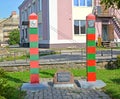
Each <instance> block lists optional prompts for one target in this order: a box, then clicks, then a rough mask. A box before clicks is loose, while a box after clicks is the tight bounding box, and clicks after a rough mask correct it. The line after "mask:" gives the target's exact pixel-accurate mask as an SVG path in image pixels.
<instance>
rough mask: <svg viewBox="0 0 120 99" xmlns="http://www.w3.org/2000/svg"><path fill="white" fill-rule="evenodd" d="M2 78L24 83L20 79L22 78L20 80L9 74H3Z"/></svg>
mask: <svg viewBox="0 0 120 99" xmlns="http://www.w3.org/2000/svg"><path fill="white" fill-rule="evenodd" d="M4 78H5V79H7V80H9V81H13V82H16V83H24V81H22V80H20V79H17V78H13V77H10V76H8V75H5V77H4Z"/></svg>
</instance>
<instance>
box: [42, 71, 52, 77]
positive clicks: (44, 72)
mask: <svg viewBox="0 0 120 99" xmlns="http://www.w3.org/2000/svg"><path fill="white" fill-rule="evenodd" d="M40 75H41V76H42V75H44V76H46V77H53V76H54V73H50V72H46V71H40Z"/></svg>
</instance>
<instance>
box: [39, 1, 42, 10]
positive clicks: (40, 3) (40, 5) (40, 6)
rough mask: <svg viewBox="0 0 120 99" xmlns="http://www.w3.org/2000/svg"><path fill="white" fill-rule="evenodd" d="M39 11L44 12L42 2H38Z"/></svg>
mask: <svg viewBox="0 0 120 99" xmlns="http://www.w3.org/2000/svg"><path fill="white" fill-rule="evenodd" d="M38 6H39V7H38V9H39V10H38V11H42V0H38Z"/></svg>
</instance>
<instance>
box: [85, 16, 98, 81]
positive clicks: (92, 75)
mask: <svg viewBox="0 0 120 99" xmlns="http://www.w3.org/2000/svg"><path fill="white" fill-rule="evenodd" d="M95 20H96V18H95V15H93V14H89V15H88V16H87V17H86V25H87V34H86V65H87V81H88V82H94V81H96V43H95Z"/></svg>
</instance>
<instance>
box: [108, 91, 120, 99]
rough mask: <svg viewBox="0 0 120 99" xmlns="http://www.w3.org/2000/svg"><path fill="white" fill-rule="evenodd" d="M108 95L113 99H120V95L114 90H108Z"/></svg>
mask: <svg viewBox="0 0 120 99" xmlns="http://www.w3.org/2000/svg"><path fill="white" fill-rule="evenodd" d="M106 93H107V94H109V96H110V97H111V98H112V99H120V93H116V91H115V90H113V89H107V90H106Z"/></svg>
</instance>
